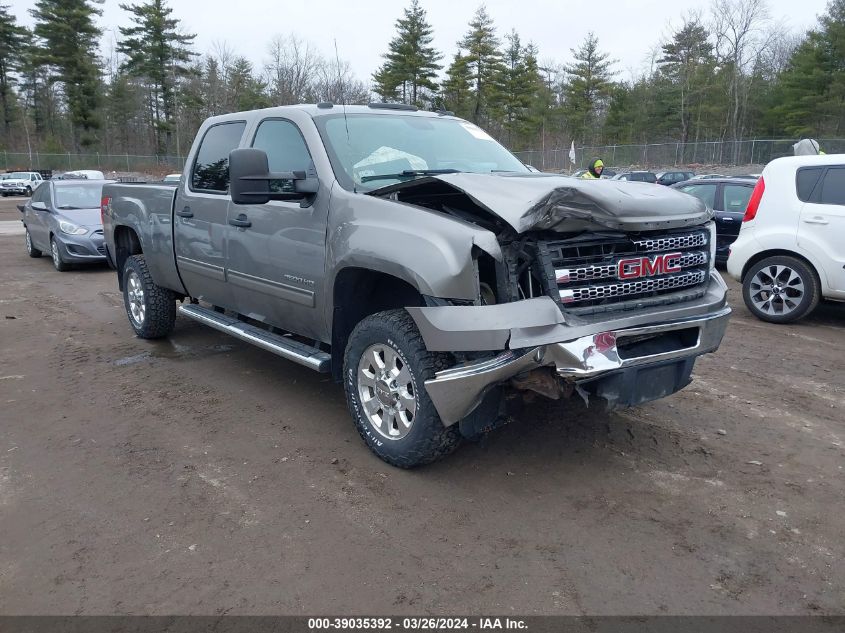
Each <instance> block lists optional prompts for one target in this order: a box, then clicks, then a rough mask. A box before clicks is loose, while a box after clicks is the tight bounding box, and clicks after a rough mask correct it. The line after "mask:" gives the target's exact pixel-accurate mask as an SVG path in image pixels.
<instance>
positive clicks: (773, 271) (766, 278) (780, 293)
mask: <svg viewBox="0 0 845 633" xmlns="http://www.w3.org/2000/svg"><path fill="white" fill-rule="evenodd" d="M749 296H750V299H751V303H752V304H754V307H755V308H757V309H758V310H759V311H760V312H762V313H764V314H769V315H786V314H789V313H790V312H792V311H794V310H795V309H797V308H798V306H799V305H800V304H801V302H802V301H803V300H804V296H805V288H804V280H803V279H802V278H801V275H799V274H798V273H797V272H796V271H795V270H793V269H792V268H790V267H789V266H784V265H782V264H774V265H771V266H765V267H763V268H761V269H760V270H758V271H757V272H756V273H755V274H754V277H752V278H751V284H750V293H749Z"/></svg>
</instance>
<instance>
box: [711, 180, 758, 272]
mask: <svg viewBox="0 0 845 633" xmlns="http://www.w3.org/2000/svg"><path fill="white" fill-rule="evenodd" d="M753 191H754V185H753V183H751V182H749V183H748V184H747V185H746V184H733V183H724V184H722V185H720V186H719V192H718V193H717V195H716V256H717V259H720V260H722V259H727V257H728V249H729V248H730V246H731V244H733V243H734V242H735V241H736V238H737V236H738V235H739V229H740V227H742V218H743V217H744V216H745V208H746V207H747V206H748V199H749V198H751V192H753Z"/></svg>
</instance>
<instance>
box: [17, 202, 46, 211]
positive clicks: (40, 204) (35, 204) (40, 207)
mask: <svg viewBox="0 0 845 633" xmlns="http://www.w3.org/2000/svg"><path fill="white" fill-rule="evenodd" d="M32 208H33V209H35V210H36V211H49V209H48V208H47V205H46V204H44V203H43V202H33V203H32ZM21 211H23V209H21Z"/></svg>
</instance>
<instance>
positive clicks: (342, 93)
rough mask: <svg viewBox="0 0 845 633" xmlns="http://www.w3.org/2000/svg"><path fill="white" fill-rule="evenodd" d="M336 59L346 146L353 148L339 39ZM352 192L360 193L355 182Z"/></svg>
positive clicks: (335, 48) (335, 47) (335, 49)
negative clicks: (341, 69)
mask: <svg viewBox="0 0 845 633" xmlns="http://www.w3.org/2000/svg"><path fill="white" fill-rule="evenodd" d="M334 58H335V61H336V63H337V83H338V85H339V86H340V104H341V106H343V124H344V125H345V126H346V144H347V145H349V146H350V147H351V146H352V141H350V140H349V119H348V118H346V90H345V89H344V85H343V75H342V74H341V72H340V54H339V53H338V52H337V38H334ZM352 191H353V192H354V193H358V191H357V188H356V187H355V180H354V179H353V181H352Z"/></svg>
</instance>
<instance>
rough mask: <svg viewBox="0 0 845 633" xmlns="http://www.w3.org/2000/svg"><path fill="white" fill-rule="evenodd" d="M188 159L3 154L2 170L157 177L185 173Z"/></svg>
mask: <svg viewBox="0 0 845 633" xmlns="http://www.w3.org/2000/svg"><path fill="white" fill-rule="evenodd" d="M184 164H185V157H184V156H144V155H138V154H101V153H99V152H95V153H89V154H72V153H69V152H68V153H64V154H55V153H48V152H9V151H0V170H2V171H29V170H45V169H51V170H53V171H56V172H64V171H75V170H77V169H97V170H99V171H103V172H111V171H115V172H121V173H122V172H140V173H144V174H154V173H158V172H163V171H174V172H175V171H179V172H181V171H182V167H183V165H184Z"/></svg>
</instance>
